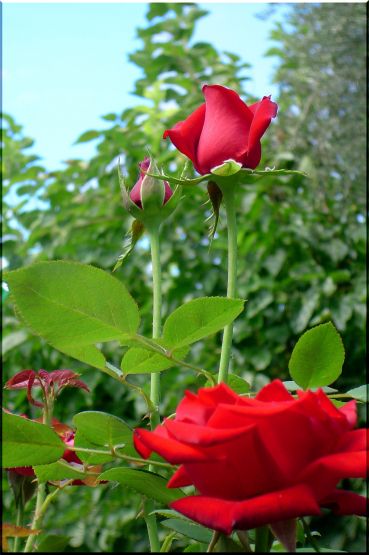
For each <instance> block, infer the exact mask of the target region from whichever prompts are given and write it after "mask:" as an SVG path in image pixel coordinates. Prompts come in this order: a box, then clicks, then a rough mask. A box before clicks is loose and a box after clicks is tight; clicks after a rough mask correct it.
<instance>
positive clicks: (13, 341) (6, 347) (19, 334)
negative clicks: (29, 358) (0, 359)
mask: <svg viewBox="0 0 369 555" xmlns="http://www.w3.org/2000/svg"><path fill="white" fill-rule="evenodd" d="M27 337H28V335H27V334H26V332H24V331H23V330H19V331H14V332H12V333H9V334H8V335H5V337H3V340H2V352H3V356H4V355H5V353H7V352H8V351H11V350H12V349H14V348H15V347H18V345H21V344H22V343H24V341H25V340H26V339H27Z"/></svg>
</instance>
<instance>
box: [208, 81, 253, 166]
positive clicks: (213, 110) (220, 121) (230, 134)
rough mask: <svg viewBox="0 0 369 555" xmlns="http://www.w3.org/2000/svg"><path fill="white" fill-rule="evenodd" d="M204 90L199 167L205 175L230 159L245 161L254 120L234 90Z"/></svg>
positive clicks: (218, 88) (218, 86)
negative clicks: (243, 159) (204, 106)
mask: <svg viewBox="0 0 369 555" xmlns="http://www.w3.org/2000/svg"><path fill="white" fill-rule="evenodd" d="M202 90H203V93H204V96H205V103H206V111H205V120H204V126H203V128H202V132H201V136H200V140H199V144H198V147H197V166H198V171H199V172H200V173H202V174H204V173H208V172H209V171H210V170H211V168H214V167H215V166H218V165H220V164H223V162H224V161H225V160H228V159H233V160H236V162H242V157H243V155H244V154H245V152H246V151H247V145H248V136H249V131H250V127H251V124H252V119H253V118H252V113H251V112H250V110H249V109H248V107H247V106H246V104H245V103H244V102H243V101H242V100H241V98H240V97H239V96H238V94H237V93H236V92H235V91H232V90H231V89H227V88H226V87H222V86H220V85H210V86H208V85H205V86H204V87H203V89H202Z"/></svg>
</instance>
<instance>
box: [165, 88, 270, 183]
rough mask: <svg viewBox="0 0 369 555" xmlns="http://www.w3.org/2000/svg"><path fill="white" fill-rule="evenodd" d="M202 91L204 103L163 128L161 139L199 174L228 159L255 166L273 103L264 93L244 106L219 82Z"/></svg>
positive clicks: (245, 165)
mask: <svg viewBox="0 0 369 555" xmlns="http://www.w3.org/2000/svg"><path fill="white" fill-rule="evenodd" d="M202 91H203V93H204V96H205V104H202V105H201V106H199V108H197V109H196V110H195V111H194V112H193V113H192V114H191V115H190V116H188V118H187V119H186V120H185V121H180V122H178V123H177V124H176V125H175V126H174V127H173V128H172V129H167V130H166V131H165V133H164V139H165V138H166V137H169V138H170V140H171V141H172V143H173V144H174V145H175V146H176V147H177V148H178V150H180V151H181V152H182V154H184V155H185V156H187V157H188V158H190V160H191V161H192V163H193V165H194V166H195V168H196V170H197V171H198V172H199V173H200V174H205V173H209V172H210V170H211V169H212V168H214V167H215V166H219V165H221V164H223V163H224V162H225V161H226V160H229V159H232V160H235V161H236V162H239V163H241V164H242V166H243V167H244V168H251V169H255V168H256V166H257V165H258V164H259V162H260V158H261V144H260V139H261V137H262V136H263V135H264V133H265V131H266V129H267V128H268V127H269V124H270V122H271V119H272V118H274V117H275V116H276V115H277V110H278V106H277V104H276V103H275V102H272V101H271V100H270V96H264V97H263V99H262V100H260V102H256V104H252V105H251V106H246V104H245V103H244V102H243V101H242V100H241V98H240V97H239V96H238V94H237V93H236V92H235V91H232V90H231V89H227V88H226V87H222V86H220V85H204V86H203V88H202Z"/></svg>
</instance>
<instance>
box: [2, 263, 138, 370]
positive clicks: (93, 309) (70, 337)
mask: <svg viewBox="0 0 369 555" xmlns="http://www.w3.org/2000/svg"><path fill="white" fill-rule="evenodd" d="M5 279H6V281H7V282H8V284H9V287H10V291H11V295H12V298H13V300H14V303H15V307H16V310H17V312H18V314H19V316H20V317H21V318H22V319H23V320H24V322H25V323H26V324H27V325H28V326H29V327H30V328H31V329H32V330H33V331H34V332H35V333H36V334H38V335H40V336H41V337H43V338H45V339H46V340H47V341H48V342H49V343H51V345H53V346H54V347H55V348H57V349H59V350H60V351H62V352H63V353H66V354H68V355H70V356H72V357H74V358H77V359H78V360H82V361H83V362H86V363H87V364H91V365H92V366H96V367H97V368H100V369H101V370H104V371H105V370H106V369H105V359H104V357H103V355H102V354H101V352H100V351H99V350H98V349H97V348H96V347H95V345H94V344H95V343H98V342H104V341H111V340H114V339H118V340H119V339H120V340H124V337H126V336H127V335H130V334H134V333H135V332H136V331H137V328H138V324H139V313H138V308H137V305H136V303H135V301H134V300H133V299H132V297H131V296H130V294H129V293H128V291H127V289H126V288H125V286H124V285H123V284H122V283H121V282H120V281H118V280H117V279H116V278H114V277H113V276H111V275H109V274H108V273H106V272H104V271H103V270H100V269H99V268H95V267H93V266H87V265H84V264H79V263H76V262H65V261H55V262H39V263H37V264H33V265H32V266H28V267H26V268H22V269H20V270H15V271H13V272H8V273H7V274H6V277H5Z"/></svg>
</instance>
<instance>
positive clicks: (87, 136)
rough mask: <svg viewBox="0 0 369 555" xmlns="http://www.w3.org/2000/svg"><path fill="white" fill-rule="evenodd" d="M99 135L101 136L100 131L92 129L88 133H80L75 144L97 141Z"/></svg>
mask: <svg viewBox="0 0 369 555" xmlns="http://www.w3.org/2000/svg"><path fill="white" fill-rule="evenodd" d="M100 135H101V133H100V131H95V130H94V129H91V130H90V131H85V132H84V133H82V135H80V136H79V137H78V139H77V140H76V142H75V144H78V143H87V142H88V141H92V140H93V139H97V138H98V137H100Z"/></svg>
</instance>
